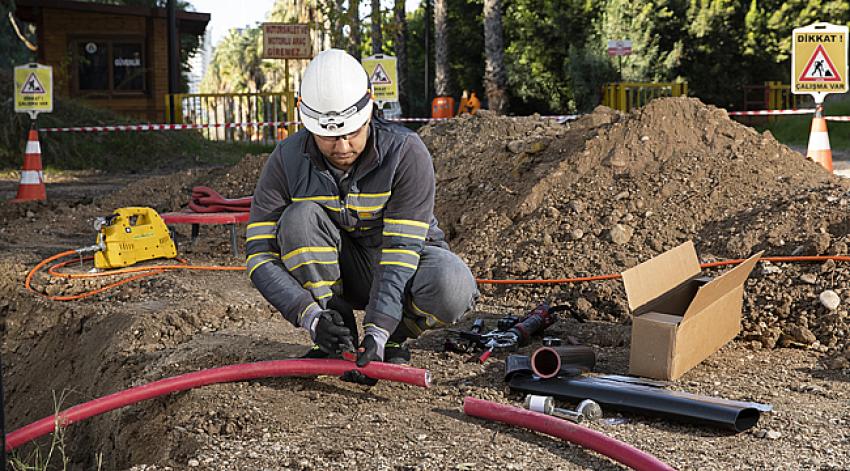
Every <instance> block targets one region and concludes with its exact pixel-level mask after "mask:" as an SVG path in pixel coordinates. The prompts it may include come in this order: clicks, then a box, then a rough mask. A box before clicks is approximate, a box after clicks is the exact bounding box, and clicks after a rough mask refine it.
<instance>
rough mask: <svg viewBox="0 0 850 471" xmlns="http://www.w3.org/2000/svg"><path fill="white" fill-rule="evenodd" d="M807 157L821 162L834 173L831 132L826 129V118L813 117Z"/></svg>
mask: <svg viewBox="0 0 850 471" xmlns="http://www.w3.org/2000/svg"><path fill="white" fill-rule="evenodd" d="M806 158H809V159H812V160H814V161H815V162H817V163H819V164H821V165H822V166H823V168H825V169H827V170H828V171H829V172H830V173H832V149H830V148H829V133H828V132H827V130H826V119H824V118H823V117H822V116H821V117H817V116H816V117H814V118H812V132H811V134H809V149H808V151H806Z"/></svg>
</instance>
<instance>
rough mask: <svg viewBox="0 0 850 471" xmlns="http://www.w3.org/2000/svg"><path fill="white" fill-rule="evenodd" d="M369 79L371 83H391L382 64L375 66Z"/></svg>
mask: <svg viewBox="0 0 850 471" xmlns="http://www.w3.org/2000/svg"><path fill="white" fill-rule="evenodd" d="M369 80H370V81H371V82H372V85H389V84H391V83H393V82H392V80H390V77H389V76H388V75H387V72H386V71H385V70H384V66H382V65H381V64H378V65H377V66H375V71H374V72H372V76H371V77H369Z"/></svg>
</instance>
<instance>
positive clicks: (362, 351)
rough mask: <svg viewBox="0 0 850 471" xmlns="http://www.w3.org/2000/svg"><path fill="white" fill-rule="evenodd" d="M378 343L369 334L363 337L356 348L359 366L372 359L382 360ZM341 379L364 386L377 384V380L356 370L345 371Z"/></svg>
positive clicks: (366, 363)
mask: <svg viewBox="0 0 850 471" xmlns="http://www.w3.org/2000/svg"><path fill="white" fill-rule="evenodd" d="M378 350H379V348H378V343H377V342H375V339H374V338H373V337H372V336H371V335H367V336H365V337H363V342H361V343H360V348H359V349H357V363H356V365H357V366H358V367H360V368H362V367H364V366H366V365H368V364H369V362H372V361H383V359H382V358H381V357H380V354H379V353H378ZM341 379H342V380H343V381H348V382H350V383H358V384H365V385H366V386H374V385H376V384H378V380H377V379H374V378H370V377H368V376H366V375H365V374H363V372H361V371H358V370H350V371H346V372H345V373H343V374H342V376H341Z"/></svg>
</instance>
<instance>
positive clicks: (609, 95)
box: [602, 82, 688, 112]
mask: <svg viewBox="0 0 850 471" xmlns="http://www.w3.org/2000/svg"><path fill="white" fill-rule="evenodd" d="M687 94H688V83H687V82H619V83H608V84H605V86H604V87H603V91H602V104H603V105H605V106H607V107H609V108H614V109H616V110H620V111H624V112H625V111H630V110H632V109H634V108H640V107H641V106H643V105H645V104H647V103H649V102H650V101H651V100H653V99H655V98H660V97H677V96H687Z"/></svg>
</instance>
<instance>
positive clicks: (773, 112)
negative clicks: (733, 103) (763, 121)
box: [728, 109, 815, 116]
mask: <svg viewBox="0 0 850 471" xmlns="http://www.w3.org/2000/svg"><path fill="white" fill-rule="evenodd" d="M814 112H815V110H813V109H811V110H809V109H805V110H759V111H729V112H728V114H729V116H770V115H783V114H786V115H789V114H811V113H814Z"/></svg>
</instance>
